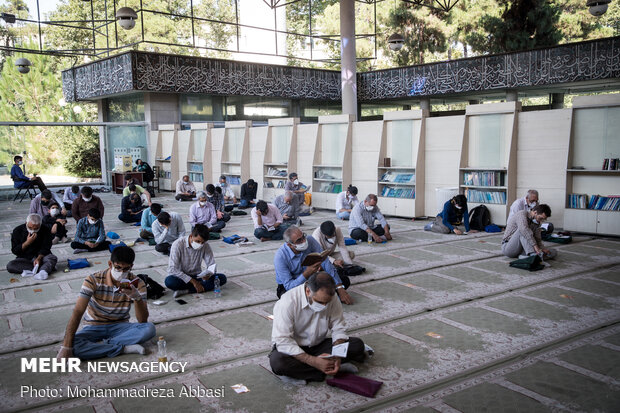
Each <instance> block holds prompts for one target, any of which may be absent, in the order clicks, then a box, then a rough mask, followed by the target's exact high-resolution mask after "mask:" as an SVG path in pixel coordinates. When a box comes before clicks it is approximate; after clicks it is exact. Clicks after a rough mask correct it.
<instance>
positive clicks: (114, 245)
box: [109, 241, 127, 252]
mask: <svg viewBox="0 0 620 413" xmlns="http://www.w3.org/2000/svg"><path fill="white" fill-rule="evenodd" d="M121 246H122V247H126V246H127V244H125V243H124V242H123V241H121V242H119V243H118V244H110V247H109V248H110V252H112V251H114V248H116V247H121Z"/></svg>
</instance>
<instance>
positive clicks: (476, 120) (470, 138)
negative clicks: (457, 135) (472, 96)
mask: <svg viewBox="0 0 620 413" xmlns="http://www.w3.org/2000/svg"><path fill="white" fill-rule="evenodd" d="M520 111H521V104H520V103H519V102H504V103H492V104H484V105H470V106H468V107H467V109H466V112H465V129H464V135H463V146H462V150H461V164H460V168H459V192H460V193H461V194H464V195H465V196H466V197H467V204H468V207H469V210H470V211H471V210H472V209H473V208H475V207H476V206H478V205H480V204H484V205H485V206H486V207H487V208H488V209H489V211H490V212H491V221H492V222H493V223H494V224H497V225H502V226H503V225H506V220H507V218H508V213H509V211H510V205H511V204H512V202H513V201H514V200H515V199H516V166H517V160H516V155H517V149H516V141H517V121H518V114H519V112H520Z"/></svg>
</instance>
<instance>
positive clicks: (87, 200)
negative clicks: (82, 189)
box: [82, 196, 93, 202]
mask: <svg viewBox="0 0 620 413" xmlns="http://www.w3.org/2000/svg"><path fill="white" fill-rule="evenodd" d="M82 199H83V200H84V202H90V201H91V200H92V199H93V197H92V196H91V197H90V198H85V197H82Z"/></svg>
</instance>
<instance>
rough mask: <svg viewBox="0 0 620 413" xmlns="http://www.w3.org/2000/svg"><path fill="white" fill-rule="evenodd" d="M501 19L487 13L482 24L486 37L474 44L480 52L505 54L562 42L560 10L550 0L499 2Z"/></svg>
mask: <svg viewBox="0 0 620 413" xmlns="http://www.w3.org/2000/svg"><path fill="white" fill-rule="evenodd" d="M498 4H499V6H500V7H501V9H502V15H501V16H500V17H497V16H493V15H489V14H486V15H484V16H482V17H481V19H480V23H481V24H482V26H483V27H484V29H485V31H486V36H485V37H482V36H476V37H474V39H475V40H474V41H473V42H472V47H473V48H474V50H476V51H478V52H480V53H503V52H512V51H518V50H528V49H533V48H536V47H545V46H554V45H556V44H558V43H559V42H560V40H561V39H562V34H561V32H560V31H559V30H558V28H557V27H556V24H557V22H558V20H559V17H560V9H559V8H558V7H557V5H554V4H552V3H550V2H548V1H546V0H514V1H512V0H498Z"/></svg>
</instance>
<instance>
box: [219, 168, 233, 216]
mask: <svg viewBox="0 0 620 413" xmlns="http://www.w3.org/2000/svg"><path fill="white" fill-rule="evenodd" d="M218 187H219V188H220V189H221V191H222V196H223V197H224V204H225V205H226V206H225V207H224V208H225V211H226V212H230V211H232V210H233V207H234V205H235V204H236V203H237V198H236V197H235V193H234V192H233V190H232V188H231V187H230V185H229V184H228V182H226V177H225V176H224V175H222V176H220V179H219V182H218Z"/></svg>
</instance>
